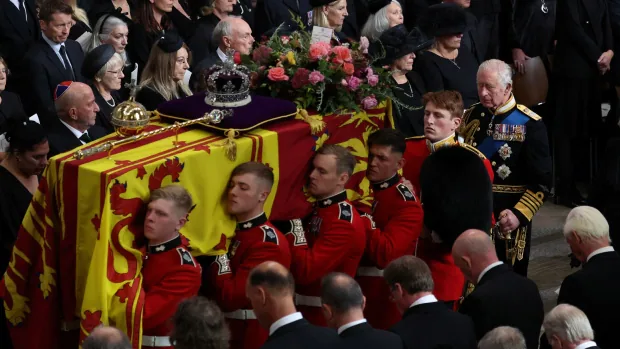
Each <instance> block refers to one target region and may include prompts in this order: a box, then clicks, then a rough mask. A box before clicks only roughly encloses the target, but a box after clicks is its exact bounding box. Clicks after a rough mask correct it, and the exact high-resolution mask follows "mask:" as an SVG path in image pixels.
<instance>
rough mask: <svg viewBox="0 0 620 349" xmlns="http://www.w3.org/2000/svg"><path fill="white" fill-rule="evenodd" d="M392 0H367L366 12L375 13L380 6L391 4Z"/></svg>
mask: <svg viewBox="0 0 620 349" xmlns="http://www.w3.org/2000/svg"><path fill="white" fill-rule="evenodd" d="M391 3H392V0H369V1H368V12H370V13H372V14H375V13H377V12H379V10H381V9H382V8H384V7H386V6H387V5H389V4H391Z"/></svg>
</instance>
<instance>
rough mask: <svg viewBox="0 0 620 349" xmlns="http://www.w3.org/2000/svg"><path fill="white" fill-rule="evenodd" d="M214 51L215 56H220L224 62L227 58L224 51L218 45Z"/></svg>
mask: <svg viewBox="0 0 620 349" xmlns="http://www.w3.org/2000/svg"><path fill="white" fill-rule="evenodd" d="M215 52H216V53H217V56H218V57H220V59H221V60H222V62H226V61H227V60H228V57H227V56H226V54H225V53H224V51H222V50H221V49H220V48H219V47H218V48H217V50H215Z"/></svg>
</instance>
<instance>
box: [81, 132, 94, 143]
mask: <svg viewBox="0 0 620 349" xmlns="http://www.w3.org/2000/svg"><path fill="white" fill-rule="evenodd" d="M80 140H81V141H82V142H84V143H90V142H91V141H92V139H91V138H90V136H89V135H88V131H86V132H84V134H82V135H81V136H80Z"/></svg>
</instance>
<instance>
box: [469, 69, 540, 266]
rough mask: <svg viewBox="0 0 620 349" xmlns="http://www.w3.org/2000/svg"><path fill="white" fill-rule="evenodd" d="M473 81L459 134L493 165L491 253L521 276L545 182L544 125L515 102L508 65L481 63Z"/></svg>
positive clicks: (532, 113) (527, 258) (510, 71)
mask: <svg viewBox="0 0 620 349" xmlns="http://www.w3.org/2000/svg"><path fill="white" fill-rule="evenodd" d="M477 82H478V96H479V98H480V103H479V104H474V105H473V106H472V107H471V108H469V109H468V110H467V111H466V112H465V115H464V116H463V123H462V126H461V130H460V133H461V135H462V136H463V137H464V139H465V142H466V143H468V144H470V145H472V146H474V147H476V148H478V150H480V151H481V152H482V153H483V154H484V155H485V156H486V157H487V159H489V161H491V165H493V171H494V172H495V178H494V179H493V206H494V207H493V211H494V214H495V217H496V219H497V223H498V229H497V231H496V233H497V235H498V236H496V237H497V238H498V239H497V240H498V241H497V243H496V244H495V246H496V250H497V255H498V257H499V258H500V260H501V261H504V262H507V263H508V264H510V265H512V266H513V269H514V270H515V271H516V272H517V273H519V274H521V275H523V276H527V266H528V261H529V252H530V241H531V231H532V218H533V217H534V215H535V214H536V212H537V211H538V209H540V207H541V206H542V204H543V199H544V198H545V193H546V191H547V190H546V188H547V187H549V186H550V184H551V156H550V154H549V142H548V140H547V130H546V128H545V125H544V123H543V122H542V121H541V117H540V116H538V115H537V114H536V113H534V112H533V111H531V110H529V109H528V108H527V107H525V106H523V105H520V104H517V102H516V101H515V98H514V95H513V94H512V69H511V68H510V66H508V64H506V63H504V62H502V61H500V60H497V59H491V60H488V61H485V62H483V63H482V64H481V65H480V68H479V69H478V75H477ZM500 240H504V241H500ZM512 246H515V247H516V248H512Z"/></svg>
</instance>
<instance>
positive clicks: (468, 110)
mask: <svg viewBox="0 0 620 349" xmlns="http://www.w3.org/2000/svg"><path fill="white" fill-rule="evenodd" d="M479 104H480V102H478V103H474V104H472V105H471V106H470V107H469V108H467V109H465V111H464V112H463V121H462V123H461V124H465V123H466V122H467V120H469V116H470V115H471V113H472V112H473V111H474V109H475V108H476V106H477V105H479Z"/></svg>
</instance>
